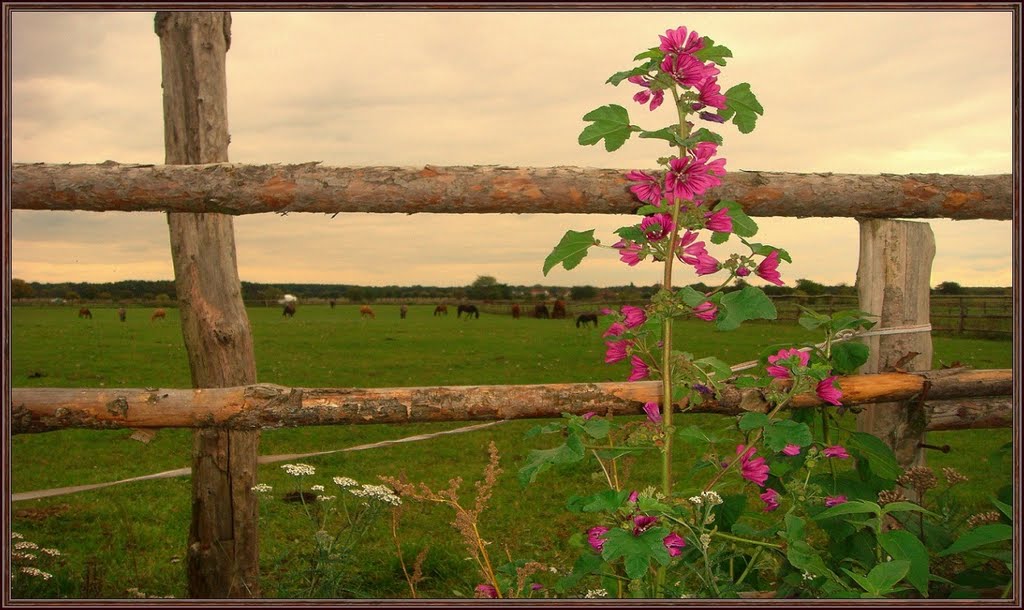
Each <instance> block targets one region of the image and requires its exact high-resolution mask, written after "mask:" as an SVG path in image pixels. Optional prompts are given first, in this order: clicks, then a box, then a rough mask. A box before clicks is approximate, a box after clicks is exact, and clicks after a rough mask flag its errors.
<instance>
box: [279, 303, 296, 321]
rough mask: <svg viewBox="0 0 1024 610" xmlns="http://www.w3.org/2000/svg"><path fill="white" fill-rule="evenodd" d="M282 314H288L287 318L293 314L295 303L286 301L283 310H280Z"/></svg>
mask: <svg viewBox="0 0 1024 610" xmlns="http://www.w3.org/2000/svg"><path fill="white" fill-rule="evenodd" d="M281 315H282V316H288V317H289V318H291V317H293V316H295V303H287V304H285V306H284V311H282V312H281Z"/></svg>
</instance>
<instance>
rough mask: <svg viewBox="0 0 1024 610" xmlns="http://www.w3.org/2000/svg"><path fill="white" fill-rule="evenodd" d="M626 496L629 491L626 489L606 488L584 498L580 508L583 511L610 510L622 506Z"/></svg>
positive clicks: (597, 511)
mask: <svg viewBox="0 0 1024 610" xmlns="http://www.w3.org/2000/svg"><path fill="white" fill-rule="evenodd" d="M628 497H629V492H628V491H626V490H623V491H615V490H614V489H606V490H604V491H602V492H600V493H596V494H594V495H592V496H589V497H587V498H584V501H585V503H584V504H583V506H581V507H580V509H581V510H582V511H583V512H585V513H600V512H604V511H612V510H616V509H618V508H619V507H620V506H622V503H623V502H625V501H626V498H628Z"/></svg>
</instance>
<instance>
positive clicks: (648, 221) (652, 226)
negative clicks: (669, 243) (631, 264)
mask: <svg viewBox="0 0 1024 610" xmlns="http://www.w3.org/2000/svg"><path fill="white" fill-rule="evenodd" d="M730 226H732V225H730ZM673 228H675V225H673V224H672V215H671V214H654V215H652V216H645V217H644V219H643V220H641V221H640V230H641V231H643V232H644V236H646V237H647V239H648V240H649V241H658V240H661V239H664V238H665V236H666V235H668V234H669V233H670V232H671V231H672V229H673Z"/></svg>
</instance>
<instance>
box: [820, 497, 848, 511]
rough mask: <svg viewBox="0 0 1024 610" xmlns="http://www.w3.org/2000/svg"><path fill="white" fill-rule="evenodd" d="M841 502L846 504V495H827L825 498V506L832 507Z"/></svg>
mask: <svg viewBox="0 0 1024 610" xmlns="http://www.w3.org/2000/svg"><path fill="white" fill-rule="evenodd" d="M840 504H846V496H827V497H826V498H825V508H832V507H833V506H838V505H840Z"/></svg>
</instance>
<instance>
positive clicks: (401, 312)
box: [398, 305, 409, 320]
mask: <svg viewBox="0 0 1024 610" xmlns="http://www.w3.org/2000/svg"><path fill="white" fill-rule="evenodd" d="M407 313H409V306H408V305H402V306H401V307H399V308H398V315H400V316H401V317H402V319H403V320H404V319H405V314H407Z"/></svg>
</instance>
